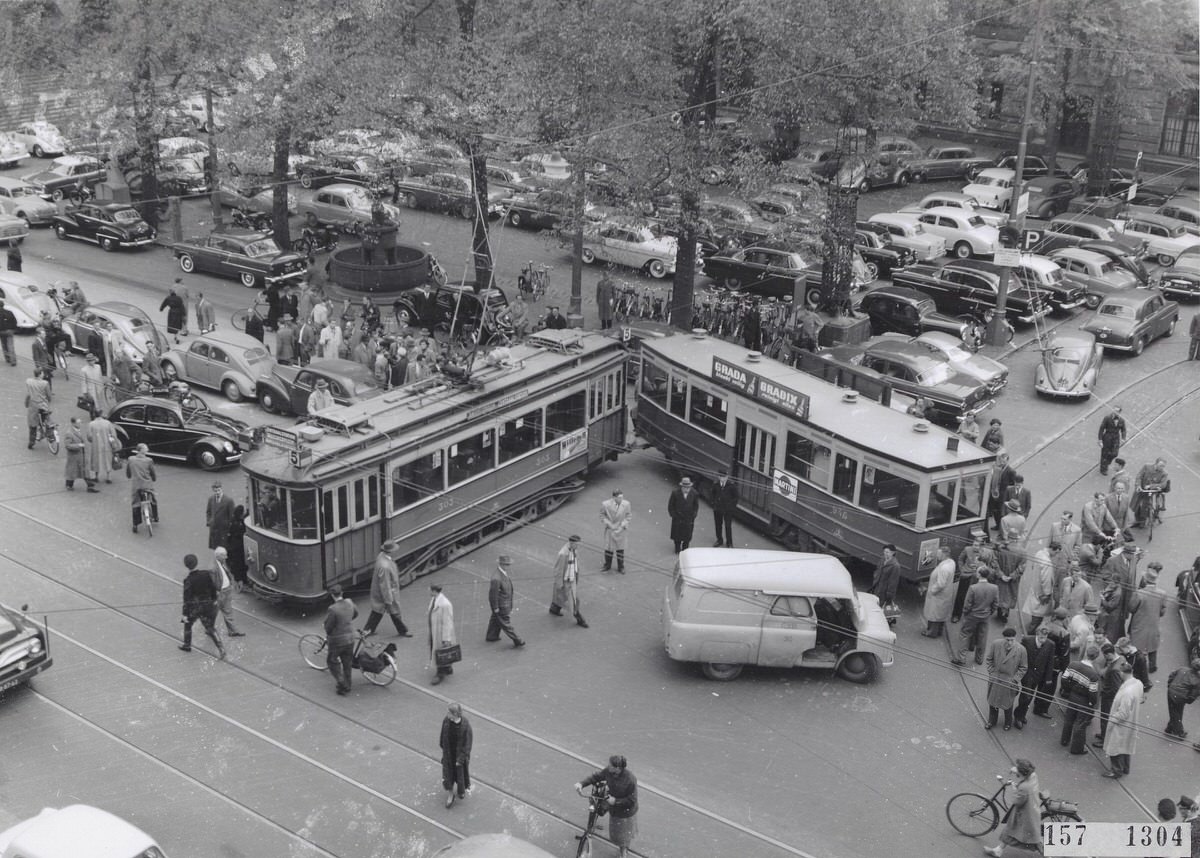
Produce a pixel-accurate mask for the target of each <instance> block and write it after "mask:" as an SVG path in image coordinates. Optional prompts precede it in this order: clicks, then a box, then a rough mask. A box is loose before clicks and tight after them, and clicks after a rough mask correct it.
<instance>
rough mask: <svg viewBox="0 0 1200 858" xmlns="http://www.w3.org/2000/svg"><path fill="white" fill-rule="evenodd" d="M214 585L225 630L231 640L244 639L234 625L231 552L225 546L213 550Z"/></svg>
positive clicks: (243, 635)
mask: <svg viewBox="0 0 1200 858" xmlns="http://www.w3.org/2000/svg"><path fill="white" fill-rule="evenodd" d="M212 579H213V585H214V586H215V587H216V588H217V610H218V611H220V612H221V616H223V617H224V618H225V630H226V631H227V632H229V636H230V637H231V638H242V637H245V634H244V633H242V632H239V631H238V629H237V626H236V625H234V623H233V589H234V588H233V572H232V571H230V569H229V551H228V550H227V549H226V548H225V546H223V545H218V546H217V547H216V549H214V550H213V568H212Z"/></svg>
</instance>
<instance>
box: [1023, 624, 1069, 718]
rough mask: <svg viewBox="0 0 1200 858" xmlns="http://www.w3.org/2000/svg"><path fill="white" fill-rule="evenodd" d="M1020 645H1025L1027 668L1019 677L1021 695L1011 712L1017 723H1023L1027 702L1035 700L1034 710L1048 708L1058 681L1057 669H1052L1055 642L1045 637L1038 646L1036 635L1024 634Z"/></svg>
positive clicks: (1046, 709) (1026, 711) (1041, 710)
mask: <svg viewBox="0 0 1200 858" xmlns="http://www.w3.org/2000/svg"><path fill="white" fill-rule="evenodd" d="M1021 645H1022V646H1024V647H1025V654H1026V655H1027V656H1028V661H1029V668H1028V669H1027V670H1026V671H1025V675H1024V676H1022V677H1021V696H1020V698H1019V699H1018V700H1017V709H1016V711H1015V712H1014V713H1013V717H1014V718H1015V719H1016V721H1017V723H1018V724H1024V723H1025V716H1026V715H1027V714H1028V712H1029V704H1030V703H1033V701H1034V699H1036V700H1037V703H1036V704H1035V705H1034V707H1033V711H1034V712H1040V713H1042V714H1045V713H1046V712H1047V711H1048V710H1049V709H1050V701H1051V699H1052V698H1053V697H1054V686H1055V684H1056V683H1057V682H1058V671H1057V670H1055V669H1054V660H1055V657H1056V652H1057V648H1056V644H1055V642H1054V641H1053V640H1052V639H1050V638H1046V640H1045V641H1043V642H1042V644H1041V646H1038V642H1037V636H1036V635H1025V637H1023V638H1021Z"/></svg>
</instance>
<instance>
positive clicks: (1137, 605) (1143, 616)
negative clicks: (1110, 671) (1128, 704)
mask: <svg viewBox="0 0 1200 858" xmlns="http://www.w3.org/2000/svg"><path fill="white" fill-rule="evenodd" d="M1161 572H1162V564H1161V563H1159V562H1158V561H1157V560H1155V561H1154V562H1152V563H1151V564H1150V565H1149V566H1147V567H1146V574H1145V575H1144V576H1143V577H1142V586H1141V587H1139V588H1138V589H1137V591H1136V592H1135V593H1134V594H1133V597H1132V598H1131V599H1130V600H1129V641H1130V643H1131V644H1132V645H1133V646H1134V647H1135V648H1136V649H1138V650H1139V651H1140V652H1143V653H1145V654H1146V665H1147V668H1148V669H1149V672H1150V673H1154V672H1155V671H1156V670H1158V643H1159V638H1160V632H1159V627H1158V624H1159V620H1160V619H1161V617H1162V615H1163V614H1165V613H1166V612H1167V594H1166V592H1165V591H1164V590H1163V589H1162V588H1161V587H1159V586H1158V576H1159V574H1161Z"/></svg>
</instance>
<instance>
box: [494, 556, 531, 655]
mask: <svg viewBox="0 0 1200 858" xmlns="http://www.w3.org/2000/svg"><path fill="white" fill-rule="evenodd" d="M511 565H512V558H511V557H509V556H508V555H507V554H501V555H500V556H499V557H498V558H497V559H496V571H495V572H493V573H492V583H491V585H490V586H489V587H488V607H490V608H491V609H492V615H491V616H490V617H489V618H488V625H487V634H486V635H485V636H484V640H486V641H488V642H489V643H495V642H496V641H498V640H500V632H504V633H505V634H506V635H508V636H509V637H510V638H512V642H513V646H514V647H523V646H525V641H523V640H521V636H520V635H518V634H517V633H516V631H515V630H514V629H513V625H512V608H513V582H512V577H511V576H510V575H509V574H508V567H510V566H511Z"/></svg>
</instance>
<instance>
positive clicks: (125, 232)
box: [54, 203, 157, 253]
mask: <svg viewBox="0 0 1200 858" xmlns="http://www.w3.org/2000/svg"><path fill="white" fill-rule="evenodd" d="M54 234H55V235H57V236H58V237H59V238H61V239H64V240H65V239H68V238H77V239H79V240H80V241H90V242H91V243H92V244H98V245H100V249H101V250H104V251H106V252H108V253H111V252H112V251H114V250H117V249H118V248H122V247H145V246H146V245H148V244H153V243H154V238H155V236H156V235H157V232H155V230H154V227H152V226H150V224H148V223H146V222H145V221H144V220H142V216H141V214H140V213H139V212H138V210H137V209H135V208H134V207H133V206H131V205H128V204H127V203H81V204H80V205H78V206H74V207H72V208H68V209H67V210H66V212H65V213H63V214H60V215H55V217H54Z"/></svg>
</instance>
